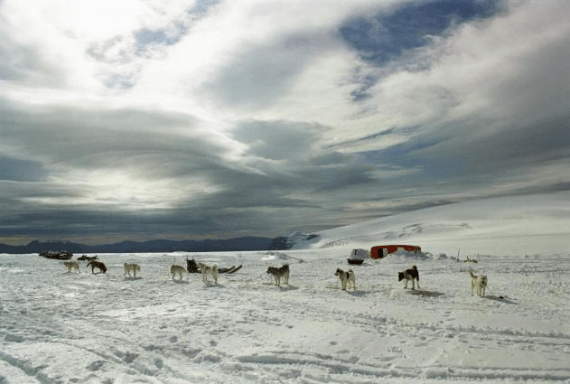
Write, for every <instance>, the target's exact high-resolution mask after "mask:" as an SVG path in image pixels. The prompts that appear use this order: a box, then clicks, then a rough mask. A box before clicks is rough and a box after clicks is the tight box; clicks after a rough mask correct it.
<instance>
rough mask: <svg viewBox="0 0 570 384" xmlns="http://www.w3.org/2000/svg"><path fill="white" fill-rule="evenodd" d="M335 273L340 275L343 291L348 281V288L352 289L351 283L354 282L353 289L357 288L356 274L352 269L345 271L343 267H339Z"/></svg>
mask: <svg viewBox="0 0 570 384" xmlns="http://www.w3.org/2000/svg"><path fill="white" fill-rule="evenodd" d="M334 275H335V276H338V278H339V280H340V283H341V285H342V290H343V291H346V285H347V283H348V289H350V283H352V290H356V275H355V274H354V272H353V271H352V269H349V270H348V271H347V272H345V271H343V270H342V269H340V268H337V270H336V272H335V273H334Z"/></svg>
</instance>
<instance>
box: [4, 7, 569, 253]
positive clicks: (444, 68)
mask: <svg viewBox="0 0 570 384" xmlns="http://www.w3.org/2000/svg"><path fill="white" fill-rule="evenodd" d="M569 14H570V2H566V1H552V2H540V1H526V0H512V1H510V0H436V1H428V0H423V1H410V0H406V1H403V0H351V1H345V0H314V1H310V2H309V1H298V0H272V1H267V0H231V1H227V0H218V1H214V0H197V1H196V0H190V1H184V0H124V1H120V2H116V1H110V0H98V1H87V0H52V1H50V2H45V1H42V0H27V1H26V2H22V1H19V0H0V242H2V243H6V244H26V243H27V242H29V241H31V240H35V239H38V240H60V241H76V242H83V243H87V244H101V243H109V242H116V241H122V240H127V239H128V240H135V241H142V240H151V239H159V238H168V239H204V238H232V237H240V236H267V237H274V236H279V235H283V234H287V233H290V232H292V231H296V230H298V231H304V232H307V233H309V232H314V231H318V230H323V229H327V228H331V227H338V226H342V225H347V224H352V223H356V222H361V221H364V220H368V219H372V218H377V217H382V216H387V215H393V214H397V213H401V212H406V211H410V210H414V209H418V208H423V207H431V206H438V205H442V204H447V203H452V202H459V201H467V200H471V199H481V198H487V197H495V196H509V195H522V194H534V193H554V192H556V191H561V190H568V189H570V130H569V121H570V18H568V15H569Z"/></svg>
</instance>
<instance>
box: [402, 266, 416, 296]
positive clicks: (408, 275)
mask: <svg viewBox="0 0 570 384" xmlns="http://www.w3.org/2000/svg"><path fill="white" fill-rule="evenodd" d="M402 280H406V284H405V285H404V289H406V288H408V281H410V280H411V281H412V290H415V289H416V285H415V282H416V281H417V282H418V288H420V274H419V272H418V267H417V266H416V265H415V264H414V265H412V267H411V268H409V269H406V270H405V271H402V272H398V281H402Z"/></svg>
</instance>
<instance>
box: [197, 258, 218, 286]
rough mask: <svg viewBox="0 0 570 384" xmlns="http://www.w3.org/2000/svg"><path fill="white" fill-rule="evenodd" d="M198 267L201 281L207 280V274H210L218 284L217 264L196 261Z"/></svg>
mask: <svg viewBox="0 0 570 384" xmlns="http://www.w3.org/2000/svg"><path fill="white" fill-rule="evenodd" d="M198 268H200V272H202V281H203V282H204V283H206V282H208V274H210V275H212V278H213V279H214V282H215V283H216V284H218V265H217V264H214V265H212V266H209V265H206V264H202V263H198Z"/></svg>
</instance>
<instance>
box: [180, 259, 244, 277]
mask: <svg viewBox="0 0 570 384" xmlns="http://www.w3.org/2000/svg"><path fill="white" fill-rule="evenodd" d="M241 267H242V265H238V266H237V267H236V266H235V265H232V266H231V267H229V268H218V273H229V274H232V273H235V272H237V271H239V270H240V269H241ZM186 270H187V271H188V273H202V272H201V271H200V268H198V263H196V261H195V260H194V259H192V260H189V259H186Z"/></svg>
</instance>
